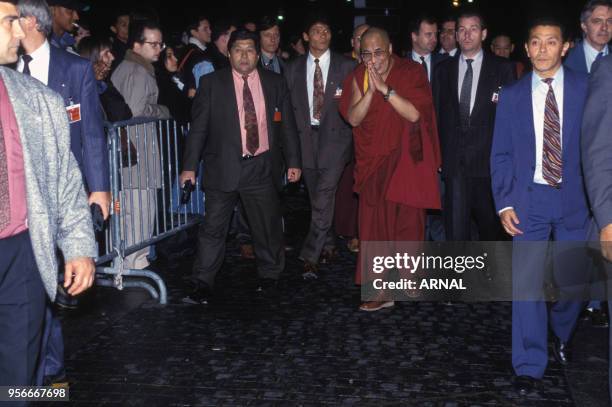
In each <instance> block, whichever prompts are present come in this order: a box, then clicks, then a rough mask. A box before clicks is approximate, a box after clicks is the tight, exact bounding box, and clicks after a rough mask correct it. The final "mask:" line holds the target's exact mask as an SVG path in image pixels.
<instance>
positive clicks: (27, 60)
mask: <svg viewBox="0 0 612 407" xmlns="http://www.w3.org/2000/svg"><path fill="white" fill-rule="evenodd" d="M21 59H23V74H24V75H31V73H30V62H32V56H31V55H28V54H23V55H22V56H21Z"/></svg>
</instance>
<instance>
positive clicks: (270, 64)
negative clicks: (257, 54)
mask: <svg viewBox="0 0 612 407" xmlns="http://www.w3.org/2000/svg"><path fill="white" fill-rule="evenodd" d="M264 68H265V69H267V70H268V71H272V72H274V59H268V62H264Z"/></svg>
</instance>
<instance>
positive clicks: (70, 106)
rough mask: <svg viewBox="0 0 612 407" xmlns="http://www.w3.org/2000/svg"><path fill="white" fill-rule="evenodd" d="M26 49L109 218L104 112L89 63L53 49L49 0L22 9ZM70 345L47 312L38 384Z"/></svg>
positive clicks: (93, 200)
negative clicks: (56, 99)
mask: <svg viewBox="0 0 612 407" xmlns="http://www.w3.org/2000/svg"><path fill="white" fill-rule="evenodd" d="M18 7H19V13H20V16H21V25H22V27H23V30H24V33H25V38H24V39H23V40H22V41H21V44H22V46H23V48H24V50H25V54H24V55H22V56H21V57H20V59H19V62H18V64H17V70H18V71H19V72H22V73H24V74H27V75H31V76H32V77H34V78H36V79H38V80H39V81H41V82H42V83H44V84H45V85H47V86H48V87H50V88H51V89H53V90H54V91H56V92H57V93H59V94H60V95H61V97H62V99H63V100H64V104H65V106H66V113H67V115H68V117H69V121H70V149H71V150H72V153H73V154H74V156H75V158H76V160H77V163H78V165H79V168H80V170H81V173H82V175H83V181H84V184H85V188H86V191H87V192H88V194H89V204H90V205H92V204H97V205H99V206H100V208H101V209H102V214H103V216H104V218H105V219H106V218H107V217H108V213H109V208H110V182H109V168H108V159H107V147H106V135H105V133H104V125H103V116H102V108H101V106H100V100H99V96H98V92H97V88H96V80H95V77H94V74H93V68H92V66H91V64H90V63H89V61H88V60H86V59H83V58H81V57H79V56H76V55H73V54H70V53H68V52H66V51H64V50H62V49H60V48H57V47H55V46H52V45H50V43H49V41H48V40H47V37H48V36H49V35H50V34H51V31H52V27H53V22H52V17H51V12H50V10H49V7H48V6H47V4H46V3H45V2H44V0H21V1H20V2H19V4H18ZM63 370H64V343H63V338H62V332H61V324H60V322H59V320H58V319H57V318H56V317H54V316H53V315H52V312H51V308H50V307H47V311H46V316H45V332H44V334H43V348H42V352H41V365H40V370H39V374H38V379H37V381H38V384H42V383H41V382H42V376H43V375H44V376H50V377H55V379H57V378H61V377H62V376H63V375H64V372H63Z"/></svg>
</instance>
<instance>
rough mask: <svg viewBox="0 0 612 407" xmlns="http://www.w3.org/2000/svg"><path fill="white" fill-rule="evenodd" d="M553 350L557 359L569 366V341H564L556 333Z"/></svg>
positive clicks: (563, 364)
mask: <svg viewBox="0 0 612 407" xmlns="http://www.w3.org/2000/svg"><path fill="white" fill-rule="evenodd" d="M552 350H553V356H554V357H555V360H556V361H557V362H559V364H561V365H562V366H567V364H568V362H569V348H568V346H567V343H565V342H563V341H562V340H561V339H559V338H557V336H556V335H555V336H554V337H553V345H552Z"/></svg>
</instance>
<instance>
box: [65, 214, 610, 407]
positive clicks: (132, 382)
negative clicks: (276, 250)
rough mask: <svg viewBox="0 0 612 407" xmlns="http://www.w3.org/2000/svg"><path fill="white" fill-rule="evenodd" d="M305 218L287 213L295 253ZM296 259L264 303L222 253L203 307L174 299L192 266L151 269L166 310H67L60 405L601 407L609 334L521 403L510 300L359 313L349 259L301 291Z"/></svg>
mask: <svg viewBox="0 0 612 407" xmlns="http://www.w3.org/2000/svg"><path fill="white" fill-rule="evenodd" d="M307 217H308V213H307V211H306V210H305V209H304V208H300V207H298V208H293V211H292V216H291V222H289V223H288V229H289V230H297V231H298V232H294V233H293V234H291V235H290V236H289V239H288V240H289V241H291V242H292V243H294V244H297V243H298V242H299V240H300V238H301V236H302V235H303V232H304V231H305V224H306V222H307V219H308V218H307ZM340 243H341V244H344V243H343V242H342V241H340ZM296 257H297V250H293V251H290V252H288V259H287V269H286V271H285V273H284V274H283V275H282V280H281V288H280V298H279V299H278V300H276V301H273V302H270V301H269V300H265V299H261V298H259V297H258V296H257V295H256V294H255V293H254V288H255V285H256V281H257V280H256V272H255V263H254V262H253V261H245V260H242V259H240V257H239V254H238V250H237V247H236V246H235V245H232V244H229V245H228V252H227V259H226V263H225V265H224V267H223V270H222V271H221V273H220V275H219V277H218V280H217V281H218V283H217V284H218V290H217V291H216V294H215V300H216V301H215V302H214V304H213V305H211V306H210V307H209V308H201V307H198V306H189V305H184V304H182V303H181V298H182V297H183V296H184V294H185V284H184V283H183V279H182V277H184V276H185V275H187V274H189V269H190V264H191V262H190V261H189V259H186V261H185V262H184V263H183V264H182V265H181V266H180V267H177V268H175V269H174V270H168V268H167V267H166V266H165V265H164V264H163V262H160V263H159V264H157V265H156V267H155V268H156V269H158V270H160V273H161V274H162V275H163V276H164V278H165V279H166V282H167V283H168V287H169V304H168V305H167V306H159V305H157V304H155V302H154V301H153V300H151V299H149V298H148V296H147V294H145V293H144V292H143V291H139V290H133V289H129V290H124V291H123V292H118V291H116V290H112V289H108V288H96V289H95V292H94V293H92V294H90V295H89V296H88V297H87V298H85V299H84V300H83V302H82V304H81V307H80V309H79V310H78V311H76V312H70V313H64V314H63V321H64V327H65V328H64V329H65V336H66V348H67V349H66V359H67V360H66V365H67V374H68V376H69V379H70V381H71V387H70V398H71V403H70V404H71V405H79V406H80V405H96V406H99V405H105V406H106V405H117V406H141V405H142V406H324V405H329V406H445V407H452V406H464V405H465V406H468V405H469V406H537V407H540V406H551V407H552V406H554V407H558V406H573V405H578V406H589V407H591V406H599V405H602V406H604V405H607V404H606V403H607V386H606V383H607V371H606V370H607V355H606V354H605V349H606V346H605V343H606V342H605V341H606V340H607V332H606V330H604V331H603V332H602V331H601V330H599V331H598V330H591V331H589V330H588V328H584V329H583V328H581V329H579V333H578V334H577V335H576V337H577V341H576V342H578V343H576V344H575V347H578V352H577V356H580V360H577V361H576V362H575V367H572V368H571V369H570V370H568V371H567V372H566V371H564V370H563V369H562V368H561V366H560V365H558V364H557V363H556V362H555V361H554V360H553V359H552V358H551V360H550V364H549V368H548V370H547V372H546V373H547V374H546V376H545V378H544V380H543V383H542V386H541V387H540V388H539V389H538V390H537V391H536V392H534V393H532V394H530V395H529V396H528V397H525V398H522V399H521V398H519V397H518V395H516V394H515V393H514V392H513V391H512V386H511V377H512V370H511V365H510V328H511V327H510V304H509V303H478V304H453V305H450V306H448V305H444V304H441V303H407V302H404V303H396V306H395V307H393V308H390V309H385V310H383V311H379V312H375V313H364V312H360V311H358V310H357V306H358V304H359V290H358V289H357V288H356V287H355V286H354V285H353V272H354V264H355V257H354V255H353V254H351V253H349V252H348V251H347V250H342V251H341V253H340V258H339V260H338V261H337V262H335V263H333V264H331V265H329V266H323V267H322V268H321V278H320V279H319V280H316V281H308V282H305V281H303V280H302V278H301V263H300V262H299V260H297V258H296ZM567 378H569V379H570V380H571V383H568V379H567ZM581 400H582V401H581ZM57 405H62V406H65V405H66V404H65V403H63V404H57Z"/></svg>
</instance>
